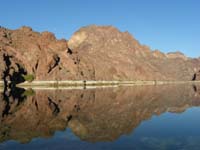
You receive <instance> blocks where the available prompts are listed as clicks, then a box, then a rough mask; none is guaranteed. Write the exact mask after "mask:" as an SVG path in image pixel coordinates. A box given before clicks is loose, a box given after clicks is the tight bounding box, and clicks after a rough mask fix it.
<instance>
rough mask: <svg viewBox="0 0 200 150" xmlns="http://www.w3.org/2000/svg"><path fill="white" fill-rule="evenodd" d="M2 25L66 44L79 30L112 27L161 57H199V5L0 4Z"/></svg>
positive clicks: (84, 0) (150, 1)
mask: <svg viewBox="0 0 200 150" xmlns="http://www.w3.org/2000/svg"><path fill="white" fill-rule="evenodd" d="M0 3H1V9H0V25H1V26H4V27H7V28H10V29H16V28H19V27H20V26H22V25H26V26H31V27H32V28H33V29H34V30H36V31H46V30H48V31H51V32H53V33H55V35H56V37H57V38H66V39H69V38H70V36H71V35H72V34H73V32H75V31H76V30H77V29H79V28H80V27H82V26H86V25H90V24H97V25H113V26H115V27H117V28H119V29H120V30H121V31H129V32H130V33H131V34H132V35H133V36H134V37H135V38H136V39H137V40H139V41H140V43H142V44H145V45H148V46H150V47H151V49H159V50H161V51H163V52H169V51H177V50H179V51H182V52H183V53H185V54H186V55H188V56H190V57H199V56H200V44H199V43H200V1H199V0H165V1H164V0H0Z"/></svg>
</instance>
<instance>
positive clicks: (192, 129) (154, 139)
mask: <svg viewBox="0 0 200 150" xmlns="http://www.w3.org/2000/svg"><path fill="white" fill-rule="evenodd" d="M199 106H200V86H198V85H170V86H166V85H162V86H137V87H119V88H97V89H85V90H35V91H33V90H28V91H25V90H23V89H17V90H16V89H15V90H14V91H10V92H6V93H5V92H4V93H2V94H1V97H0V113H1V116H0V149H2V150H26V149H27V150H36V149H38V150H54V149H55V150H60V149H73V150H79V149H80V150H82V149H87V150H90V149H91V150H93V149H97V150H102V149H103V150H110V149H113V150H120V149H123V150H124V149H128V150H129V149H131V150H133V149H137V150H140V149H141V150H179V149H180V150H199V149H200V107H199Z"/></svg>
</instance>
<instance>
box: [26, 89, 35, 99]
mask: <svg viewBox="0 0 200 150" xmlns="http://www.w3.org/2000/svg"><path fill="white" fill-rule="evenodd" d="M33 95H35V91H34V90H33V89H28V90H26V91H24V93H23V96H27V97H28V96H33Z"/></svg>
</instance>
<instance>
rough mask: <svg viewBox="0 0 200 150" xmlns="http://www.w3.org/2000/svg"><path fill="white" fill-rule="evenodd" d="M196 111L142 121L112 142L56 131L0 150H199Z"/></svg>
mask: <svg viewBox="0 0 200 150" xmlns="http://www.w3.org/2000/svg"><path fill="white" fill-rule="evenodd" d="M199 127H200V109H199V108H197V107H196V108H195V107H194V108H190V109H188V110H187V111H185V112H183V113H181V114H176V113H164V114H161V115H160V116H153V117H152V118H151V119H150V120H147V121H144V122H142V123H141V124H140V126H139V127H138V128H136V129H135V130H134V133H132V134H129V135H123V136H121V137H120V138H119V139H118V140H116V141H114V142H97V143H88V142H84V141H80V140H79V138H78V137H76V136H74V134H73V133H72V132H71V130H69V129H67V130H65V131H64V132H62V131H57V132H56V133H55V135H54V136H53V137H52V138H47V139H44V138H36V139H33V140H32V141H31V142H30V143H28V144H19V143H17V142H14V141H8V142H4V143H2V144H0V149H12V150H24V149H29V150H35V149H38V150H40V149H41V150H48V149H75V150H76V149H97V150H98V149H103V150H107V149H134V148H135V149H144V150H157V149H159V150H160V149H161V150H177V149H181V150H190V149H191V150H198V149H199V147H200V130H199Z"/></svg>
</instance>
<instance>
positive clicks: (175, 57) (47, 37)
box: [0, 25, 200, 82]
mask: <svg viewBox="0 0 200 150" xmlns="http://www.w3.org/2000/svg"><path fill="white" fill-rule="evenodd" d="M0 57H1V59H0V61H1V66H0V74H1V78H2V79H3V77H4V76H5V70H6V69H7V72H8V75H7V77H6V80H15V82H19V80H20V81H21V80H22V79H21V76H22V75H23V74H33V75H34V76H35V79H36V80H174V81H175V80H178V81H180V80H183V81H191V80H194V79H195V80H197V79H198V78H199V75H198V74H199V73H198V72H199V70H200V65H199V64H200V59H199V58H189V57H187V56H185V55H184V54H183V53H181V52H170V53H162V52H160V51H159V50H151V49H150V48H149V47H148V46H146V45H141V44H140V43H139V41H138V40H136V39H135V38H134V37H133V36H132V35H131V34H130V33H128V32H127V31H126V32H121V31H119V30H118V29H117V28H115V27H113V26H96V25H91V26H85V27H83V28H81V29H79V30H78V31H76V32H75V33H74V34H73V35H72V37H71V38H70V39H69V40H65V39H61V40H57V39H56V37H55V36H54V34H53V33H51V32H47V31H45V32H35V31H33V30H32V28H30V27H26V26H23V27H21V28H19V29H16V30H9V29H6V28H2V27H1V28H0ZM6 59H7V60H6ZM5 60H6V61H7V63H6V61H5ZM8 62H9V63H8ZM8 64H9V66H8ZM20 70H21V72H22V74H21V76H20ZM22 70H23V71H22ZM16 74H18V77H17V78H14V77H13V76H14V75H16ZM9 78H10V79H9ZM11 78H12V79H11ZM4 80H5V79H4Z"/></svg>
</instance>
